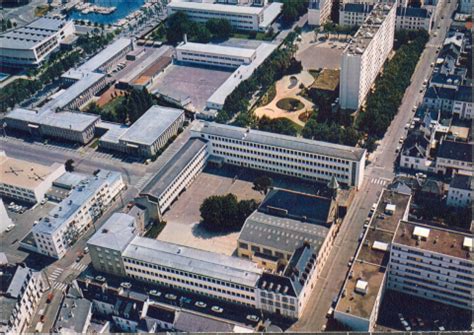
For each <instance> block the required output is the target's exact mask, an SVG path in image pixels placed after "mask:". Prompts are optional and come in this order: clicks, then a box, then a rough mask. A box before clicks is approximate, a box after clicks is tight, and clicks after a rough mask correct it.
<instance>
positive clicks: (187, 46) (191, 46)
mask: <svg viewBox="0 0 474 335" xmlns="http://www.w3.org/2000/svg"><path fill="white" fill-rule="evenodd" d="M176 50H177V51H189V52H198V53H206V54H215V55H223V56H230V57H242V58H251V57H253V56H254V55H255V50H253V49H249V48H237V47H230V46H223V45H219V44H210V43H193V42H187V43H183V44H180V45H178V46H177V47H176Z"/></svg>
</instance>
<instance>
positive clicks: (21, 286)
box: [0, 264, 47, 335]
mask: <svg viewBox="0 0 474 335" xmlns="http://www.w3.org/2000/svg"><path fill="white" fill-rule="evenodd" d="M0 283H1V285H0V306H1V308H2V309H1V311H2V312H1V314H0V332H1V333H2V334H8V335H10V334H11V335H13V334H22V333H24V332H25V331H26V328H27V327H28V326H29V325H30V323H31V321H32V320H33V316H34V315H35V313H36V309H37V308H38V305H39V302H40V300H41V297H42V295H43V292H44V291H45V290H46V288H47V284H46V281H45V278H44V276H43V274H42V273H41V272H37V271H33V270H32V269H30V268H28V267H25V266H24V265H20V264H1V265H0Z"/></svg>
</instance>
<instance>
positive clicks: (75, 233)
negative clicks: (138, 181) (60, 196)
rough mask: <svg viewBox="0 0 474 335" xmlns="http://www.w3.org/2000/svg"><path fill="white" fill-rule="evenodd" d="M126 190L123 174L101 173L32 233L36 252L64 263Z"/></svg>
mask: <svg viewBox="0 0 474 335" xmlns="http://www.w3.org/2000/svg"><path fill="white" fill-rule="evenodd" d="M124 187H125V183H124V181H123V179H122V175H121V174H120V173H119V172H115V171H107V170H101V171H99V172H98V173H97V174H96V175H94V176H91V177H89V178H87V179H85V180H83V181H81V183H80V184H79V185H78V186H76V188H75V189H74V190H73V191H72V192H71V193H70V194H69V195H68V196H67V198H65V199H64V200H62V201H61V202H60V203H59V204H58V205H57V206H56V207H55V208H53V209H52V210H51V211H50V212H49V213H48V215H46V216H45V217H43V218H41V219H40V220H39V222H38V224H37V225H36V226H34V227H33V229H32V230H31V231H32V233H33V237H34V240H35V243H36V246H37V249H36V252H38V253H40V254H43V255H46V256H49V257H53V258H57V259H61V258H62V257H63V256H64V255H65V254H66V252H67V250H68V249H69V248H70V247H71V246H72V245H73V244H74V243H75V242H76V241H77V239H78V238H80V236H81V235H82V234H84V233H85V232H86V231H87V230H88V229H89V228H90V227H91V226H92V225H93V224H94V222H95V221H96V220H97V219H98V218H99V217H100V216H101V215H102V213H103V211H104V210H106V209H107V208H108V206H109V205H110V204H111V203H112V201H113V200H114V199H115V197H116V196H117V195H118V194H119V193H120V192H121V191H122V189H123V188H124Z"/></svg>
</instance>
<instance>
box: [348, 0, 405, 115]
mask: <svg viewBox="0 0 474 335" xmlns="http://www.w3.org/2000/svg"><path fill="white" fill-rule="evenodd" d="M395 21H396V6H395V5H387V4H381V3H377V4H376V5H374V9H373V10H372V12H371V13H370V15H369V16H368V17H367V18H366V20H365V21H364V23H363V24H362V26H361V27H360V28H359V30H358V31H357V33H356V34H355V36H354V37H353V38H352V39H351V41H350V42H349V45H348V46H347V47H346V49H345V50H344V53H343V55H342V60H341V75H340V86H339V99H340V104H341V107H342V108H344V109H353V110H356V109H358V108H359V107H360V106H361V105H362V104H363V102H364V101H365V99H366V97H367V94H368V92H369V90H370V88H371V87H372V85H373V83H374V81H375V79H376V78H377V75H378V73H379V71H380V69H381V68H382V66H383V64H384V63H385V60H386V59H387V57H388V56H389V54H390V52H391V51H392V48H393V40H394V34H395Z"/></svg>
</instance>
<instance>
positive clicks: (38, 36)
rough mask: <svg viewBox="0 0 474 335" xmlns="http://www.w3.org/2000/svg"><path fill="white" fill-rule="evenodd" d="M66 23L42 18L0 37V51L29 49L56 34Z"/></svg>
mask: <svg viewBox="0 0 474 335" xmlns="http://www.w3.org/2000/svg"><path fill="white" fill-rule="evenodd" d="M66 23H67V21H65V20H63V19H58V18H53V17H42V18H39V19H37V20H35V21H33V22H31V23H30V24H28V25H26V26H24V27H20V28H16V29H14V30H11V31H8V32H6V33H4V34H1V35H0V41H1V42H0V49H1V48H5V49H31V48H33V47H34V46H35V45H37V44H38V43H40V42H41V41H43V40H45V39H47V38H49V37H50V36H52V35H53V34H55V33H57V32H58V31H59V29H61V28H62V27H63V26H64V25H65V24H66Z"/></svg>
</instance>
